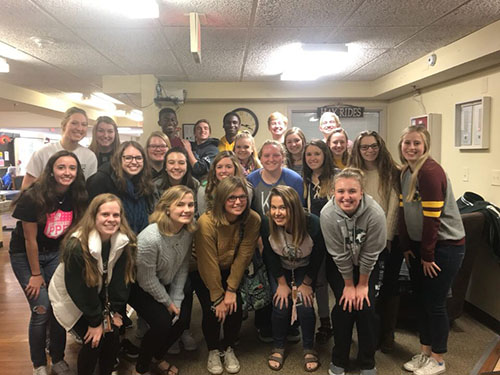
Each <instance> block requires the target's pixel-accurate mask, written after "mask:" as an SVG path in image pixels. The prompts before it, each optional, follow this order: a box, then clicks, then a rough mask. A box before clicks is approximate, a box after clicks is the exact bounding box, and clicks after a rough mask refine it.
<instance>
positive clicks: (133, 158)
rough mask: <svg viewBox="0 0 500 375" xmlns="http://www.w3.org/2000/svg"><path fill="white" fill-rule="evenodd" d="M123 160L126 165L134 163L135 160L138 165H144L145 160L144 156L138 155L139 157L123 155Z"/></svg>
mask: <svg viewBox="0 0 500 375" xmlns="http://www.w3.org/2000/svg"><path fill="white" fill-rule="evenodd" d="M122 158H123V160H125V162H126V163H132V161H133V160H135V161H136V162H137V163H142V161H143V160H144V158H143V157H142V155H137V156H132V155H123V156H122Z"/></svg>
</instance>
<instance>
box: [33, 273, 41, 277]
mask: <svg viewBox="0 0 500 375" xmlns="http://www.w3.org/2000/svg"><path fill="white" fill-rule="evenodd" d="M31 276H33V277H35V276H42V274H41V273H37V274H36V275H33V274H31Z"/></svg>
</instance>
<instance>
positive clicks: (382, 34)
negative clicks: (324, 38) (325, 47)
mask: <svg viewBox="0 0 500 375" xmlns="http://www.w3.org/2000/svg"><path fill="white" fill-rule="evenodd" d="M419 29H420V27H398V26H393V27H383V26H372V27H370V26H367V27H363V26H360V27H352V26H351V27H339V28H338V29H337V30H336V31H335V34H334V35H332V36H331V37H330V38H328V41H329V42H330V43H356V44H357V45H359V46H360V47H363V48H392V47H394V46H396V45H398V44H399V43H401V42H403V41H404V40H406V39H408V38H409V37H410V36H411V35H413V34H415V33H416V32H417V31H418V30H419Z"/></svg>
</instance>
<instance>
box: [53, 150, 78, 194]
mask: <svg viewBox="0 0 500 375" xmlns="http://www.w3.org/2000/svg"><path fill="white" fill-rule="evenodd" d="M77 172H78V163H77V161H76V160H75V158H74V157H72V156H61V157H60V158H57V160H56V162H55V163H54V167H53V169H52V174H53V175H54V180H56V184H57V186H58V187H59V188H60V189H62V190H67V189H68V188H69V187H70V185H71V184H72V183H73V181H75V178H76V174H77Z"/></svg>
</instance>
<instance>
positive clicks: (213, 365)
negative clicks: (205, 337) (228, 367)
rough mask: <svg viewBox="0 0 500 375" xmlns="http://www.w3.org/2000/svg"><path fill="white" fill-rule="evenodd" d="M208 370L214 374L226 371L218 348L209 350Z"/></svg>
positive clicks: (217, 374) (218, 374)
mask: <svg viewBox="0 0 500 375" xmlns="http://www.w3.org/2000/svg"><path fill="white" fill-rule="evenodd" d="M207 370H208V372H209V373H211V374H214V375H220V374H222V373H223V372H224V368H223V367H222V362H221V360H220V352H219V351H218V350H217V349H214V350H210V351H209V352H208V362H207Z"/></svg>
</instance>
